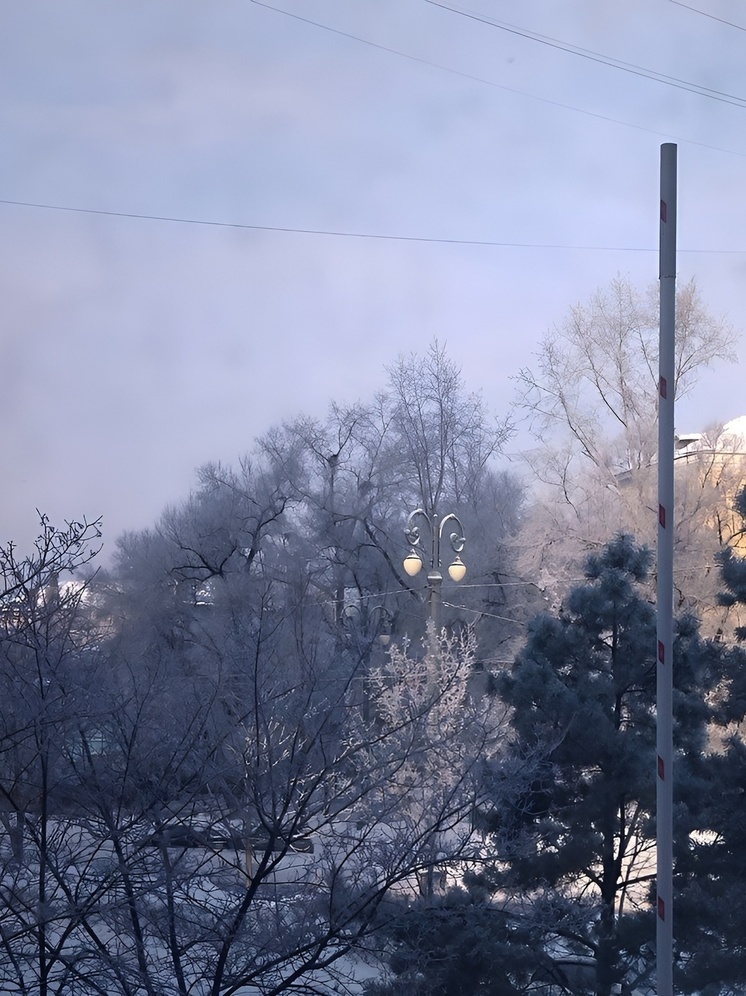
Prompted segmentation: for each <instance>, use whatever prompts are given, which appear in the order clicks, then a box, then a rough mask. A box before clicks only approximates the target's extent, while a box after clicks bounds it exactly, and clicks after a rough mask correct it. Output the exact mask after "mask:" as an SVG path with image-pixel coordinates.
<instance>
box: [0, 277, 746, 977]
mask: <svg viewBox="0 0 746 996" xmlns="http://www.w3.org/2000/svg"><path fill="white" fill-rule="evenodd" d="M681 294H682V299H681V310H680V321H681V322H682V329H683V331H682V337H681V340H680V343H681V355H680V357H679V363H678V374H679V390H685V389H686V388H687V386H691V385H692V384H693V382H694V380H695V379H696V374H697V370H698V369H701V367H702V366H703V365H707V364H709V363H711V362H714V361H715V360H716V359H718V358H720V357H723V356H726V355H728V352H729V350H730V349H731V348H732V343H733V333H732V330H730V328H729V327H728V326H727V325H726V324H725V323H723V322H721V321H719V320H714V319H712V318H711V317H710V316H709V315H708V313H707V312H706V310H705V309H704V307H703V305H702V303H701V301H700V300H699V297H698V294H697V291H696V287H695V286H694V284H690V285H687V286H686V287H685V288H684V289H683V290H682V292H681ZM651 307H652V303H651V300H650V299H649V298H648V297H647V296H646V295H645V294H641V293H639V292H637V291H635V290H634V289H633V288H631V287H629V285H628V284H627V283H626V282H625V281H622V280H616V281H614V282H613V283H612V285H611V286H610V288H609V289H608V290H607V291H604V292H599V294H598V295H596V296H595V297H594V298H593V300H592V301H591V302H590V303H589V305H587V306H583V307H578V308H576V309H573V311H572V312H571V314H570V316H569V318H568V320H567V322H566V323H565V324H564V325H562V326H560V327H559V328H558V329H556V330H554V331H553V332H552V333H550V334H548V336H547V338H546V339H545V341H544V343H543V344H542V350H543V352H542V354H541V356H540V362H539V367H538V373H537V374H536V375H534V374H531V373H530V372H529V371H528V370H525V371H523V372H522V373H521V375H520V380H521V383H522V385H523V389H524V396H523V402H522V403H523V404H524V405H528V406H530V407H531V410H532V413H533V417H534V418H535V420H536V427H537V430H538V431H539V432H540V433H541V435H542V439H543V443H542V447H541V449H540V450H536V451H534V452H533V453H532V454H530V462H531V466H532V468H533V470H534V471H535V472H536V473H537V474H538V477H539V479H540V480H541V481H542V482H543V485H544V488H546V489H549V490H542V488H539V487H537V486H536V482H535V481H533V482H532V481H531V480H530V479H527V478H526V476H525V474H523V475H519V474H518V473H517V472H516V470H515V468H514V467H510V466H508V467H507V468H506V466H505V464H504V461H502V460H501V454H502V451H503V448H504V446H505V443H506V441H507V440H508V439H509V438H510V436H511V432H512V425H513V421H512V419H513V417H514V416H511V415H505V414H501V415H499V416H497V415H496V414H495V413H493V412H492V411H491V410H490V407H489V405H488V403H487V401H486V400H485V398H484V397H483V396H481V395H479V394H475V393H473V392H470V391H469V390H468V387H467V385H465V384H464V381H463V378H462V375H461V372H460V370H459V368H458V366H457V365H456V364H455V363H454V361H453V360H452V359H451V358H450V356H449V355H448V352H447V350H446V349H445V347H444V346H443V345H442V344H440V343H438V342H437V341H436V342H433V343H432V344H431V345H430V347H429V348H428V350H427V351H426V353H425V354H424V355H423V356H416V355H410V356H404V357H400V358H399V359H398V360H397V361H395V362H394V363H393V364H391V365H390V366H389V367H388V368H386V376H387V377H388V383H387V384H386V385H385V386H384V388H383V389H382V390H381V392H380V393H379V394H378V395H377V396H375V397H374V398H373V399H371V400H369V401H367V402H358V403H356V404H347V405H342V404H338V403H332V404H331V405H330V407H329V409H328V412H327V414H326V415H325V416H323V417H317V418H312V417H308V416H304V415H298V416H296V417H294V418H290V419H288V420H287V421H286V422H284V423H283V424H281V425H278V426H275V427H274V428H272V429H271V430H269V431H268V432H267V433H266V434H265V435H264V436H263V437H261V438H260V439H258V440H257V441H256V442H255V444H254V446H253V447H252V448H251V450H250V451H249V452H248V453H247V454H246V455H245V456H244V457H243V458H242V459H241V460H240V461H239V462H238V463H237V464H236V465H235V466H227V465H222V464H207V465H205V466H204V467H202V468H200V469H199V471H198V473H197V477H196V482H195V486H194V489H193V490H192V492H191V493H190V494H189V495H187V496H186V497H185V498H184V499H183V500H182V501H180V502H179V503H177V504H174V505H173V506H171V507H169V508H167V509H166V510H165V511H164V512H163V514H162V515H161V516H160V518H159V519H158V521H157V522H156V523H155V524H154V525H153V526H152V527H151V528H149V529H145V530H142V531H139V532H133V533H127V534H124V535H123V536H121V537H120V538H119V540H118V542H117V552H116V556H115V558H114V562H113V564H112V566H111V567H110V568H108V569H100V570H97V569H96V564H95V557H96V554H97V551H98V545H99V542H100V523H99V522H93V523H88V522H86V521H85V520H83V521H82V522H70V523H66V524H64V525H63V526H62V527H55V526H53V525H52V524H50V523H49V522H48V521H47V520H46V519H45V518H43V517H42V519H41V521H40V537H39V540H38V542H37V546H36V548H35V551H33V552H32V554H31V555H30V556H29V557H25V558H21V557H19V556H18V554H17V551H16V550H15V548H14V547H13V545H12V544H8V545H6V546H5V547H0V575H1V577H2V591H1V592H0V611H1V620H2V627H1V628H0V664H1V665H2V668H3V673H4V678H5V687H6V689H7V693H6V695H5V697H4V701H3V705H2V709H1V710H0V716H1V721H2V747H1V748H0V819H1V820H2V825H3V829H4V834H3V836H2V841H1V843H0V889H1V890H2V893H1V898H2V902H3V904H4V907H5V911H6V912H5V914H4V918H3V922H2V929H1V930H0V988H2V989H3V991H7V992H18V993H24V994H25V993H28V994H42V996H51V994H52V993H54V994H59V996H73V994H76V996H92V994H101V996H103V994H107V996H108V994H122V996H135V994H138V996H139V994H142V993H146V994H148V996H166V994H168V996H171V994H179V996H186V994H196V996H207V994H210V996H220V994H223V996H227V994H230V993H238V994H240V996H247V994H252V996H254V994H260V996H273V994H280V993H286V992H287V993H304V994H311V993H315V994H331V993H338V994H346V996H349V994H350V993H358V994H362V993H363V992H367V993H368V994H369V996H393V994H394V993H398V992H402V991H404V990H405V989H407V990H410V991H411V992H412V993H413V996H415V994H421V996H425V994H436V996H452V994H453V996H456V994H458V996H469V994H472V993H474V994H476V993H488V992H489V993H504V994H511V996H513V994H533V993H535V994H542V996H554V994H561V993H566V994H578V993H588V994H595V996H611V993H612V992H615V991H617V990H615V988H614V987H615V986H622V987H623V991H628V992H630V993H632V992H635V993H636V994H638V996H642V994H647V993H648V992H650V991H651V986H652V985H653V984H654V958H653V957H652V955H651V952H652V948H651V946H650V945H651V938H652V937H653V936H654V917H653V909H652V899H651V896H652V890H651V878H652V870H651V867H652V866H651V860H650V856H651V850H652V847H653V844H654V811H653V800H654V791H655V784H654V772H655V760H654V753H655V744H654V741H655V710H654V686H655V669H656V657H655V654H656V646H655V608H654V605H653V604H652V597H651V586H650V572H651V566H652V558H651V553H650V550H649V547H646V545H645V541H646V539H647V538H648V537H649V535H650V533H651V531H652V527H651V525H650V523H648V522H647V517H649V510H648V508H647V506H648V505H649V504H650V498H649V489H650V487H651V482H652V479H653V476H654V473H655V468H654V461H653V448H652V442H651V438H652V432H653V426H654V419H655V410H654V405H655V372H654V368H655V366H656V364H657V360H656V359H655V355H654V353H655V346H654V342H653V338H652V329H653V324H652V322H653V319H652V317H651V313H650V308H651ZM558 428H559V429H561V430H562V433H561V434H560V436H561V435H562V434H564V440H563V439H562V438H560V436H557V435H556V434H555V435H552V437H551V439H550V436H549V435H548V433H550V430H551V431H552V432H553V431H554V430H555V429H558ZM708 454H709V455H708ZM722 456H723V451H722V448H721V449H718V446H717V444H716V443H714V444H713V446H712V447H710V450H706V448H705V455H704V457H703V458H702V459H699V458H698V459H697V461H696V462H692V464H691V466H687V467H685V468H682V473H681V474H678V472H677V474H678V477H677V481H678V482H679V483H680V489H679V525H678V530H679V531H678V534H677V544H678V546H677V556H678V562H679V564H680V565H682V567H683V568H684V569H683V570H682V572H681V574H680V575H679V576H678V584H679V602H680V606H679V608H680V610H681V611H680V613H679V620H678V624H677V638H676V647H675V660H676V664H675V667H676V671H675V684H676V696H677V698H676V717H675V736H676V752H677V778H678V785H677V792H678V799H679V809H678V813H677V847H676V876H677V883H678V890H679V897H680V910H681V912H680V921H679V922H680V927H679V933H678V935H677V952H676V956H677V973H678V974H677V979H678V984H679V985H680V987H681V990H682V992H697V991H702V992H704V991H706V992H708V993H710V992H711V993H712V994H713V996H715V994H717V996H720V994H723V996H725V994H726V993H730V992H732V991H738V987H739V986H742V985H743V983H744V982H745V981H746V974H745V973H744V970H743V967H742V966H743V964H744V961H743V958H742V957H741V955H742V943H743V942H742V940H741V937H742V936H743V933H742V931H741V927H742V926H743V923H744V916H743V902H742V901H741V900H740V894H741V893H742V892H743V884H744V883H743V873H742V871H741V870H740V868H739V866H738V862H737V860H735V861H734V859H733V854H734V853H735V852H736V850H735V849H737V848H738V847H739V845H740V843H741V842H742V833H741V830H740V826H741V822H742V821H741V819H740V817H739V813H740V809H739V806H740V805H741V803H742V795H743V771H744V767H743V763H744V757H746V748H745V747H744V744H743V741H742V738H741V735H740V732H739V731H740V724H741V723H742V721H743V717H744V713H745V712H746V696H745V695H744V688H743V674H744V673H746V671H744V663H746V658H744V652H743V650H742V648H741V647H740V646H738V645H737V643H736V642H734V641H733V640H731V639H730V635H731V632H733V635H734V638H735V635H738V636H739V637H740V636H742V632H741V630H738V629H734V627H733V626H730V628H729V627H728V626H724V625H721V623H722V620H723V618H725V616H724V614H726V615H727V614H731V615H732V614H733V613H735V612H736V610H737V609H738V606H739V605H741V604H743V603H746V596H744V591H746V585H744V583H743V577H742V574H743V563H742V560H741V558H740V555H739V552H738V549H737V548H736V547H735V546H734V545H733V544H734V542H735V541H736V540H737V539H738V535H739V530H738V521H739V516H742V515H743V514H744V511H745V510H746V505H744V502H743V493H741V494H740V496H739V497H738V499H737V501H736V506H735V513H734V514H735V516H736V522H735V524H734V525H733V526H732V527H731V526H729V527H727V528H726V527H725V525H724V523H725V521H726V518H727V515H728V514H730V513H729V512H727V510H726V509H725V505H726V504H727V502H726V503H724V501H723V495H724V494H725V495H727V496H728V497H733V496H735V495H736V493H737V491H738V487H737V483H736V482H737V481H738V475H739V473H740V469H739V467H738V465H737V463H736V462H735V460H734V461H728V460H724V459H723V458H722ZM581 468H582V469H581ZM548 494H549V495H552V496H553V497H551V498H550V499H548V498H547V495H548ZM416 509H420V510H421V511H422V512H423V513H424V514H425V516H426V517H429V518H430V521H432V520H433V516H434V515H435V514H436V513H437V514H438V515H440V516H445V515H448V514H449V513H455V514H456V515H457V516H458V520H459V523H460V524H461V525H462V527H463V534H464V537H465V541H466V542H465V546H464V550H463V553H462V557H463V560H464V561H465V563H466V565H467V575H466V579H465V580H464V582H463V583H462V584H460V585H458V584H456V583H454V582H452V581H451V580H450V579H449V578H448V577H447V575H446V577H445V579H444V581H443V589H442V619H441V622H442V628H440V629H436V627H435V626H434V625H433V622H432V620H431V619H430V620H429V619H428V589H429V582H428V581H427V579H426V578H424V575H425V574H427V573H428V570H427V569H428V567H442V568H443V569H444V570H443V573H444V574H446V571H445V568H446V567H447V563H448V560H447V556H446V555H447V553H449V552H450V551H448V550H446V549H445V548H444V550H443V551H442V552H443V553H444V558H443V563H442V564H439V565H438V564H435V565H432V564H428V563H426V564H425V565H424V566H425V568H426V570H425V571H424V572H423V574H420V575H419V576H417V577H415V578H412V577H410V576H409V575H408V574H407V573H406V572H405V570H404V568H403V564H402V561H403V558H404V556H405V554H406V553H407V550H408V545H407V541H406V540H405V535H404V528H405V525H406V522H407V518H408V515H409V514H410V513H411V512H413V511H415V510H416ZM653 521H654V517H653ZM718 523H720V526H718ZM632 533H634V535H632ZM424 539H425V546H424V553H423V557H424V559H425V560H426V561H427V555H428V550H429V549H430V547H429V537H427V536H426V537H424ZM444 544H445V540H444ZM718 550H720V551H721V552H720V554H719V555H718V561H717V566H715V554H716V552H717V551H718ZM589 551H590V556H589V555H588V554H589ZM702 557H707V558H709V560H710V562H711V564H712V565H713V566H712V570H711V572H710V575H709V576H708V577H707V579H706V581H704V582H703V580H702V578H701V577H700V576H699V575H700V574H701V571H700V572H699V573H698V572H697V571H696V569H695V568H696V564H697V562H698V561H697V558H702ZM699 562H700V563H701V560H700V561H699ZM581 575H582V578H583V580H582V581H580V582H578V580H577V579H578V577H580V576H581ZM568 577H574V578H575V581H574V582H568ZM692 607H694V608H696V610H697V613H701V614H703V618H705V617H706V618H707V619H708V620H709V622H708V623H707V625H705V624H704V622H703V623H702V624H701V623H700V620H699V619H698V618H697V617H696V615H694V614H692V612H691V611H690V609H691V608H692ZM715 618H717V624H715V623H713V622H712V620H713V619H715ZM718 628H720V632H719V633H718V639H717V640H712V639H708V636H710V635H711V633H712V632H714V631H715V630H716V629H718ZM739 890H740V892H739ZM724 900H725V902H724ZM703 909H706V910H707V922H706V924H705V923H703V922H702V916H701V910H703ZM739 931H741V933H739ZM708 964H713V965H716V966H717V972H718V973H719V974H718V976H717V979H716V980H714V981H713V979H709V980H707V983H708V986H709V988H708V987H707V986H706V985H705V976H706V974H707V968H706V966H707V965H708Z"/></svg>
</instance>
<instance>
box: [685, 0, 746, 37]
mask: <svg viewBox="0 0 746 996" xmlns="http://www.w3.org/2000/svg"><path fill="white" fill-rule="evenodd" d="M670 2H671V3H675V4H676V6H677V7H685V8H686V9H687V10H692V11H694V13H695V14H701V15H702V17H709V18H710V20H711V21H720V23H721V24H727V25H728V27H729V28H737V29H738V30H739V31H746V27H744V26H743V25H742V24H734V23H733V21H726V20H725V19H724V18H722V17H715V15H714V14H708V12H707V11H706V10H700V9H699V7H690V6H689V4H688V3H682V2H681V0H670Z"/></svg>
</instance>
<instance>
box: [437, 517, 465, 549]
mask: <svg viewBox="0 0 746 996" xmlns="http://www.w3.org/2000/svg"><path fill="white" fill-rule="evenodd" d="M448 523H452V525H453V526H455V527H456V529H457V530H458V532H452V533H450V535H449V536H448V540H449V542H450V544H451V549H452V550H453V552H454V553H461V551H462V550H463V549H464V546H465V545H466V537H465V536H464V527H463V525H462V524H461V519H459V517H458V516H457V515H456V514H455V513H453V512H451V513H450V514H449V515H446V516H444V517H443V519H442V520H441V522H440V526H439V527H438V533H439V537H442V536H443V533H444V532H445V528H446V525H447V524H448Z"/></svg>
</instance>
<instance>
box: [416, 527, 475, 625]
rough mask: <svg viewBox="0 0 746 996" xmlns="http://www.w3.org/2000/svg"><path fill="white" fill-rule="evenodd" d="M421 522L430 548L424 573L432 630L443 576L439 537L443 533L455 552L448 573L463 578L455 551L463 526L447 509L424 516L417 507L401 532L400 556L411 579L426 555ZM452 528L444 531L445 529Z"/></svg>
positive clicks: (463, 568) (462, 541) (461, 540)
mask: <svg viewBox="0 0 746 996" xmlns="http://www.w3.org/2000/svg"><path fill="white" fill-rule="evenodd" d="M420 521H422V522H424V523H425V524H426V526H427V529H428V531H429V533H430V551H429V563H428V574H427V585H428V606H429V614H430V619H431V620H432V621H433V624H434V626H435V630H436V632H437V631H438V630H439V629H440V586H441V585H442V583H443V575H442V574H441V573H440V571H441V567H442V566H443V565H442V562H441V545H442V541H443V537H444V536H446V537H447V539H448V542H449V543H450V545H451V549H452V550H453V553H454V554H455V557H454V559H453V562H452V563H451V564H450V565H449V567H448V573H449V575H450V576H451V578H452V579H453V580H454V581H457V582H458V581H463V579H464V576H465V574H466V564H465V563H464V562H463V560H462V559H461V557H460V556H459V554H460V553H461V551H462V550H463V549H464V545H465V544H466V538H465V537H464V527H463V526H462V525H461V520H460V519H459V517H458V516H457V515H454V514H453V512H451V513H450V514H449V515H446V516H444V517H443V518H442V519H441V518H440V516H439V515H438V513H437V512H433V513H432V515H428V514H427V512H426V511H425V510H424V509H422V508H417V509H415V510H414V512H412V513H411V515H410V516H409V518H408V519H407V525H406V527H405V529H404V535H405V537H406V540H407V543H409V547H410V549H409V553H408V554H407V556H406V557H405V558H404V570H405V571H406V572H407V574H408V575H409V576H410V577H411V578H413V577H415V576H416V575H417V574H419V572H420V570H421V569H422V566H423V563H425V562H427V561H423V554H425V555H426V550H425V545H424V543H423V541H422V534H421V532H420V527H419V525H418V522H420ZM449 529H451V530H453V531H452V532H448V530H449Z"/></svg>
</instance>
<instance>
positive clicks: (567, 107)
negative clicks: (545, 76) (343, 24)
mask: <svg viewBox="0 0 746 996" xmlns="http://www.w3.org/2000/svg"><path fill="white" fill-rule="evenodd" d="M251 3H253V4H254V5H255V6H257V7H263V8H264V9H265V10H271V11H274V12H275V13H276V14H283V15H284V16H285V17H291V18H293V19H294V20H296V21H302V22H303V23H304V24H310V25H311V26H312V27H315V28H321V29H322V30H323V31H328V32H330V33H331V34H335V35H339V36H340V37H342V38H348V39H350V40H351V41H356V42H359V43H360V44H361V45H368V46H369V47H370V48H375V49H378V50H379V51H381V52H387V53H388V54H389V55H396V56H398V57H399V58H402V59H408V60H409V61H410V62H416V63H419V64H420V65H422V66H428V67H430V68H431V69H438V70H439V71H440V72H443V73H450V74H451V75H453V76H460V77H461V78H462V79H465V80H471V81H472V82H473V83H481V84H482V85H483V86H489V87H493V89H496V90H502V91H504V92H505V93H512V94H517V95H518V96H520V97H526V98H528V99H529V100H535V101H538V102H539V103H540V104H548V105H549V106H550V107H559V108H561V109H562V110H564V111H573V112H574V113H576V114H585V115H586V117H589V118H595V119H596V120H597V121H607V122H608V123H609V124H617V125H621V126H622V127H623V128H633V129H634V130H635V131H641V132H644V133H645V134H646V135H655V136H657V137H658V138H670V139H675V140H676V141H677V142H681V143H685V144H686V145H693V146H695V147H696V148H700V149H710V150H711V151H713V152H724V153H726V155H732V156H741V157H746V152H737V151H736V150H735V149H725V148H723V147H722V146H719V145H709V144H708V143H707V142H697V141H695V140H694V139H691V138H682V137H681V136H680V135H668V134H664V133H663V132H661V131H659V130H658V129H655V128H647V127H645V125H640V124H635V123H634V122H632V121H623V120H622V119H621V118H614V117H611V115H608V114H599V113H598V112H596V111H589V110H587V109H586V108H583V107H576V106H575V105H574V104H566V103H563V102H562V101H559V100H552V99H550V98H549V97H540V96H538V95H537V94H534V93H528V91H526V90H519V89H518V88H517V87H512V86H505V85H504V84H502V83H495V81H494V80H489V79H486V78H485V77H483V76H475V75H474V74H473V73H466V72H463V71H462V70H460V69H453V68H452V67H451V66H444V65H442V64H441V63H439V62H432V61H431V60H429V59H423V58H421V57H420V56H417V55H412V54H411V53H409V52H402V51H401V50H400V49H396V48H390V47H389V46H388V45H381V44H379V43H378V42H374V41H371V40H370V39H369V38H362V37H361V36H360V35H353V34H351V33H350V32H349V31H342V30H341V29H339V28H334V27H332V26H331V25H329V24H324V23H323V22H321V21H314V20H312V19H311V18H309V17H304V16H303V15H301V14H295V13H294V12H293V11H290V10H284V9H283V8H282V7H275V6H274V5H273V4H270V3H264V2H263V0H251ZM449 9H450V8H449Z"/></svg>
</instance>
